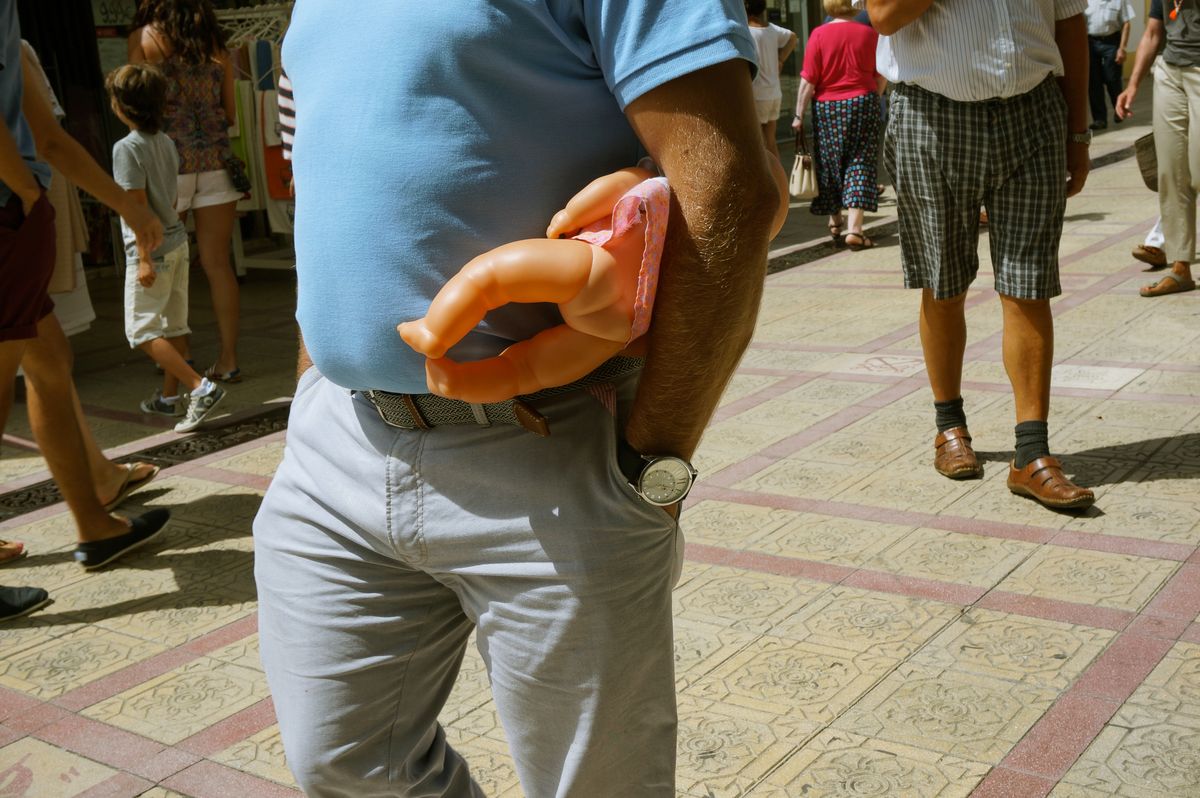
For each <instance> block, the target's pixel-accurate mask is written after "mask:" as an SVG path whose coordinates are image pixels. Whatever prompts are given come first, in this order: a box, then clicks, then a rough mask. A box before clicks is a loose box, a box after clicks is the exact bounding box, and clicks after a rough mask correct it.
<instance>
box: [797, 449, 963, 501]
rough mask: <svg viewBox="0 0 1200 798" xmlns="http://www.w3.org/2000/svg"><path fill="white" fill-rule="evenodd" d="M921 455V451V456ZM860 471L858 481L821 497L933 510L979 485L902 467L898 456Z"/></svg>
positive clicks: (926, 470)
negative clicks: (860, 474)
mask: <svg viewBox="0 0 1200 798" xmlns="http://www.w3.org/2000/svg"><path fill="white" fill-rule="evenodd" d="M924 456H925V455H924V454H923V453H922V455H921V457H922V458H924ZM826 467H828V466H826ZM860 473H863V477H864V478H863V479H862V481H860V482H857V483H855V484H853V485H847V486H838V489H837V490H836V491H834V492H831V493H826V494H824V495H823V496H821V498H826V497H828V496H830V495H832V497H833V498H834V500H835V501H842V502H850V503H853V504H865V505H868V506H871V507H883V508H887V509H890V510H908V511H915V512H923V513H935V512H938V511H940V510H942V509H944V508H945V507H946V506H947V505H949V504H952V503H953V502H955V501H958V500H959V499H960V498H961V497H963V496H966V495H970V494H973V493H974V492H976V491H977V490H978V489H979V486H980V483H979V482H978V481H977V480H952V479H946V478H945V477H943V476H942V475H940V474H938V473H937V472H936V471H934V470H933V469H932V468H912V467H905V465H904V463H903V462H902V460H897V461H894V462H893V463H891V465H890V466H889V467H888V468H884V469H875V468H872V469H869V470H867V471H865V472H863V471H860Z"/></svg>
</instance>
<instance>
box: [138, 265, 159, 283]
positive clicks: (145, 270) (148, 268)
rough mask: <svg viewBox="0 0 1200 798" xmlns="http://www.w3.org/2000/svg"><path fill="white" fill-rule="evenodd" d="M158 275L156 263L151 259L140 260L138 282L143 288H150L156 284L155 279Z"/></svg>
mask: <svg viewBox="0 0 1200 798" xmlns="http://www.w3.org/2000/svg"><path fill="white" fill-rule="evenodd" d="M155 277H157V275H156V274H155V273H154V264H153V263H150V262H149V261H144V260H143V261H139V262H138V278H137V279H138V284H139V285H141V286H142V288H149V287H150V286H152V285H154V279H155Z"/></svg>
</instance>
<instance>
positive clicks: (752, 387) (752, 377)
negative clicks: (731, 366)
mask: <svg viewBox="0 0 1200 798" xmlns="http://www.w3.org/2000/svg"><path fill="white" fill-rule="evenodd" d="M781 379H783V378H782V377H767V376H764V375H761V374H734V375H733V377H732V378H731V379H730V380H729V384H728V385H726V386H725V393H723V394H721V404H722V405H727V404H729V403H730V402H736V401H738V400H739V399H744V398H745V397H747V396H750V395H751V394H755V393H758V392H759V391H762V390H765V389H767V388H770V387H771V386H772V385H774V384H775V383H777V382H779V381H780V380H781Z"/></svg>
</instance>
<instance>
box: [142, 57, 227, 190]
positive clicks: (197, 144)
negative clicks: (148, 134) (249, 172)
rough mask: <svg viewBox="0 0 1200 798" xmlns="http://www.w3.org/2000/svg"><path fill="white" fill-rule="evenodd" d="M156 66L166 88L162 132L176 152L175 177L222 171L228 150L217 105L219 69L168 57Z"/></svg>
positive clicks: (224, 124)
mask: <svg viewBox="0 0 1200 798" xmlns="http://www.w3.org/2000/svg"><path fill="white" fill-rule="evenodd" d="M158 67H159V69H161V70H162V72H163V74H164V75H165V76H166V78H167V83H168V86H169V88H168V90H167V103H166V106H165V108H164V109H163V111H164V113H163V132H164V133H166V134H167V135H168V136H170V137H171V139H172V140H173V141H174V142H175V147H176V148H177V149H178V150H179V174H181V175H189V174H193V173H196V172H214V171H218V170H221V169H224V168H225V160H226V159H227V158H228V157H229V154H230V148H229V132H228V125H229V123H228V121H227V120H226V118H225V110H224V108H222V106H221V79H222V77H223V74H224V71H223V68H222V66H221V65H220V64H218V63H215V62H211V61H210V62H209V63H207V64H186V63H183V62H181V61H180V60H179V59H175V58H168V59H166V60H165V61H163V62H162V63H161V64H159V65H158Z"/></svg>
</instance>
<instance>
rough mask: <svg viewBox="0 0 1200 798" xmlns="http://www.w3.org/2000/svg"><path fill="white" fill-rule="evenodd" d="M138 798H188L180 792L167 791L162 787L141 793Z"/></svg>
mask: <svg viewBox="0 0 1200 798" xmlns="http://www.w3.org/2000/svg"><path fill="white" fill-rule="evenodd" d="M138 798H188V796H186V795H184V794H183V793H181V792H175V791H174V790H168V789H165V788H163V787H155V788H154V789H152V790H147V791H146V792H144V793H142V794H141V795H140V796H138Z"/></svg>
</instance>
